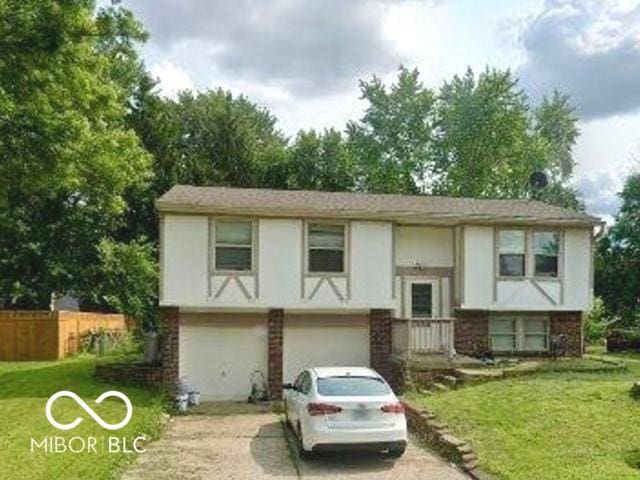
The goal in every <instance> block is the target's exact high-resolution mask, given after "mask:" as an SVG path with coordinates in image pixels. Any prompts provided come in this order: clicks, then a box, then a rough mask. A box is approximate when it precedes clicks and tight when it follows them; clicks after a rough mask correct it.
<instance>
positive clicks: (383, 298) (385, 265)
mask: <svg viewBox="0 0 640 480" xmlns="http://www.w3.org/2000/svg"><path fill="white" fill-rule="evenodd" d="M350 231H351V232H350V235H351V246H350V247H351V248H350V252H349V257H350V265H349V269H350V273H349V274H350V279H351V300H350V301H352V302H353V303H355V304H360V305H380V304H385V303H386V304H389V305H390V304H391V303H392V288H393V286H392V282H393V271H392V270H393V259H392V244H393V239H392V235H393V229H392V226H391V224H390V223H388V222H351V226H350Z"/></svg>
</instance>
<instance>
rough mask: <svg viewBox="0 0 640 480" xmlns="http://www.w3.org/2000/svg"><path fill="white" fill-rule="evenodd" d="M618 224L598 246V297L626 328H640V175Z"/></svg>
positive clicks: (630, 182) (625, 197)
mask: <svg viewBox="0 0 640 480" xmlns="http://www.w3.org/2000/svg"><path fill="white" fill-rule="evenodd" d="M620 198H621V199H622V207H621V208H620V212H619V213H618V215H617V216H616V219H615V224H614V225H613V226H612V227H611V228H609V230H608V232H607V233H606V234H605V235H604V236H603V237H602V238H601V239H600V241H599V242H598V248H597V255H596V282H595V290H596V294H597V295H599V296H601V297H602V299H603V300H604V302H605V305H606V308H607V311H608V312H609V314H610V315H614V316H617V317H619V318H620V320H621V324H622V325H624V326H636V327H638V328H640V273H639V272H640V173H635V174H632V175H630V176H629V177H628V178H627V180H626V182H625V184H624V188H623V189H622V192H621V193H620Z"/></svg>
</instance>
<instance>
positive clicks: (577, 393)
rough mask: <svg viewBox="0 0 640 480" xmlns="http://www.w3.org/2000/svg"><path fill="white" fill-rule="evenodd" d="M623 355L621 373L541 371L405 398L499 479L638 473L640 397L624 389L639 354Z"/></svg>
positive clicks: (599, 478)
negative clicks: (424, 409)
mask: <svg viewBox="0 0 640 480" xmlns="http://www.w3.org/2000/svg"><path fill="white" fill-rule="evenodd" d="M625 357H626V359H628V360H629V361H628V366H629V368H628V371H625V372H613V373H612V372H608V373H572V372H555V373H540V374H535V375H531V376H526V377H520V378H512V379H508V380H503V381H496V382H491V383H485V384H483V385H478V386H474V387H467V388H461V389H459V390H454V391H450V392H444V393H438V394H435V395H431V396H416V395H414V396H411V395H410V396H409V397H410V398H411V399H412V400H413V401H415V402H419V403H421V404H423V405H424V406H425V407H427V408H428V409H430V410H432V411H433V412H434V413H435V414H436V417H437V418H438V419H441V420H443V421H444V422H445V423H447V424H448V425H449V427H450V429H451V430H452V432H453V433H455V434H456V435H458V436H460V437H461V438H463V439H465V440H468V441H469V442H470V443H471V444H472V445H473V447H474V449H475V450H476V453H477V454H478V457H479V461H480V466H481V467H482V468H483V469H485V470H486V471H487V472H489V473H492V474H494V475H495V476H496V477H497V478H500V479H510V480H511V479H527V480H529V479H536V480H544V479H550V480H569V479H581V480H582V479H590V480H607V479H610V480H623V479H640V402H638V401H634V400H632V399H631V397H630V395H629V389H630V387H631V385H632V383H633V381H636V380H640V356H638V355H636V356H633V355H625ZM609 358H613V356H609ZM634 466H635V467H637V468H634Z"/></svg>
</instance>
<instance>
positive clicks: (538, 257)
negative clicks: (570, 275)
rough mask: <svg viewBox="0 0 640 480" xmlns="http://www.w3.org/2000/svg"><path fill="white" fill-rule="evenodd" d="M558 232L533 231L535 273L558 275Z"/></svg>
mask: <svg viewBox="0 0 640 480" xmlns="http://www.w3.org/2000/svg"><path fill="white" fill-rule="evenodd" d="M558 237H559V235H558V233H557V232H533V257H534V268H535V270H534V271H535V275H536V276H539V277H557V276H558V246H559V243H560V242H559V241H558Z"/></svg>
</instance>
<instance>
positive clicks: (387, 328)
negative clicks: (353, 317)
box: [369, 309, 393, 382]
mask: <svg viewBox="0 0 640 480" xmlns="http://www.w3.org/2000/svg"><path fill="white" fill-rule="evenodd" d="M392 349H393V327H392V324H391V310H384V309H371V310H370V311H369V355H370V363H371V368H373V369H374V370H375V371H376V372H378V373H379V374H380V375H382V376H383V377H384V378H385V379H386V380H387V381H388V382H392V381H393V379H392V376H393V369H392V364H391V355H392V353H393V351H392Z"/></svg>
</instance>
